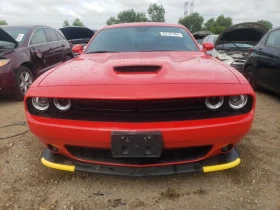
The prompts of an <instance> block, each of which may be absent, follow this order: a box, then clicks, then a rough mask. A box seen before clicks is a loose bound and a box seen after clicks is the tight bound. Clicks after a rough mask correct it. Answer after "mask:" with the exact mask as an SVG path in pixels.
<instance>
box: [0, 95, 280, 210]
mask: <svg viewBox="0 0 280 210" xmlns="http://www.w3.org/2000/svg"><path fill="white" fill-rule="evenodd" d="M0 116H1V118H0V127H1V126H5V125H9V124H13V123H18V122H21V121H25V116H24V108H23V103H22V102H15V101H12V100H10V99H8V98H4V99H3V98H2V99H1V100H0ZM279 125H280V97H279V96H277V95H275V94H272V93H270V92H267V91H262V92H258V93H257V110H256V115H255V119H254V124H253V127H252V130H251V131H250V133H249V134H248V135H247V136H246V137H245V138H244V140H243V141H242V142H241V143H240V144H239V146H238V148H239V150H240V153H241V159H242V162H241V165H240V166H238V167H236V168H234V169H231V170H227V171H221V172H214V173H208V174H187V175H180V176H168V177H154V178H141V179H140V178H123V177H114V176H105V175H96V174H86V173H70V172H63V171H58V170H53V169H49V168H46V167H44V166H43V165H42V164H41V163H40V157H41V151H42V150H43V149H44V145H43V144H42V143H40V142H39V141H38V140H37V139H36V137H35V136H33V135H32V134H31V133H30V132H27V133H25V134H23V135H20V136H18V137H14V138H10V139H2V140H0V165H1V169H0V177H1V178H0V195H1V196H0V209H28V210H31V209H41V210H45V209H71V210H72V209H227V210H229V209H231V210H233V209H275V210H279V209H280V199H279V198H280V155H279V148H280V127H279ZM27 129H28V128H27V127H26V126H22V125H17V126H12V127H6V128H1V129H0V139H1V138H4V137H7V136H11V135H16V134H18V133H22V132H24V131H25V130H27Z"/></svg>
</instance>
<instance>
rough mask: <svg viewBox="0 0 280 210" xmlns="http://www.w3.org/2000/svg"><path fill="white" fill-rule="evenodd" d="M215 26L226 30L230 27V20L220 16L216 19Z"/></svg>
mask: <svg viewBox="0 0 280 210" xmlns="http://www.w3.org/2000/svg"><path fill="white" fill-rule="evenodd" d="M215 25H216V26H222V27H225V28H228V27H230V26H232V18H231V17H225V16H224V15H220V16H219V17H217V19H216V22H215Z"/></svg>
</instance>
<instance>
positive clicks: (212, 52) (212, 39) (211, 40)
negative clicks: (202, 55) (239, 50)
mask: <svg viewBox="0 0 280 210" xmlns="http://www.w3.org/2000/svg"><path fill="white" fill-rule="evenodd" d="M217 38H218V35H208V36H206V37H205V38H204V39H203V40H202V41H201V42H200V44H199V46H200V47H201V49H202V48H203V44H204V43H206V42H208V43H211V44H213V45H215V42H216V40H217ZM206 53H207V54H208V55H211V56H213V57H216V55H217V53H218V52H217V51H216V49H215V48H214V49H213V50H210V51H207V52H206Z"/></svg>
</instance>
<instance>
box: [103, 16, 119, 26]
mask: <svg viewBox="0 0 280 210" xmlns="http://www.w3.org/2000/svg"><path fill="white" fill-rule="evenodd" d="M118 23H120V21H119V20H118V19H116V18H115V17H110V18H109V19H108V20H107V22H106V24H107V25H113V24H118Z"/></svg>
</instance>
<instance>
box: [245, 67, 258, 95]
mask: <svg viewBox="0 0 280 210" xmlns="http://www.w3.org/2000/svg"><path fill="white" fill-rule="evenodd" d="M244 77H245V78H246V79H247V81H248V82H249V83H250V85H251V86H252V88H253V89H254V90H258V88H259V85H258V83H257V78H256V71H255V68H254V67H253V66H248V67H247V68H246V69H245V71H244Z"/></svg>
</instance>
